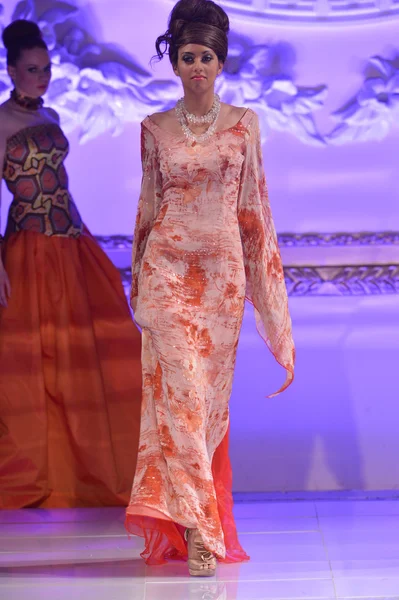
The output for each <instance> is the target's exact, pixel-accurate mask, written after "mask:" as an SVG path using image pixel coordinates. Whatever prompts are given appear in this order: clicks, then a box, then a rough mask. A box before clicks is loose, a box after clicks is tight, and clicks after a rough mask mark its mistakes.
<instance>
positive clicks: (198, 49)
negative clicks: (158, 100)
mask: <svg viewBox="0 0 399 600" xmlns="http://www.w3.org/2000/svg"><path fill="white" fill-rule="evenodd" d="M173 70H174V72H175V74H176V75H178V76H179V77H180V78H181V81H182V84H183V87H184V89H187V90H191V91H193V92H197V93H202V92H205V91H207V90H208V89H210V88H213V86H214V84H215V79H216V77H217V76H218V75H220V73H221V72H222V70H223V63H222V62H221V61H220V60H219V59H218V57H217V56H216V54H215V52H214V51H213V50H211V49H210V48H207V47H206V46H200V45H199V44H187V45H186V46H182V47H181V48H179V54H178V60H177V65H176V66H175V67H174V69H173Z"/></svg>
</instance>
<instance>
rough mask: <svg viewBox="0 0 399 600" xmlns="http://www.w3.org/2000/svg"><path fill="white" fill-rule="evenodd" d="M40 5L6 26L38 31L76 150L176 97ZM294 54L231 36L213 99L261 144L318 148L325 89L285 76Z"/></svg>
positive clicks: (1, 76)
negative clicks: (288, 141)
mask: <svg viewBox="0 0 399 600" xmlns="http://www.w3.org/2000/svg"><path fill="white" fill-rule="evenodd" d="M398 1H399V0H398ZM39 5H40V6H41V4H40V3H39V2H38V1H37V0H22V1H20V2H18V3H17V4H16V7H15V10H14V13H13V15H12V19H18V18H24V19H32V20H34V21H36V22H37V23H38V24H39V26H40V27H41V29H42V31H43V34H44V38H45V40H46V42H47V44H48V47H49V50H50V54H51V58H52V62H53V76H52V83H51V85H50V88H49V92H48V98H47V100H48V102H49V104H50V105H51V106H52V107H53V108H55V110H57V112H58V113H59V114H60V116H61V120H62V124H63V128H64V129H65V131H66V132H67V133H68V132H70V131H72V130H74V129H76V128H78V129H79V131H80V141H81V143H85V142H87V141H89V140H91V139H94V138H95V137H97V136H98V135H100V134H102V133H104V132H109V133H111V134H112V135H119V134H120V133H121V132H122V130H123V128H124V124H125V123H126V122H139V121H141V120H142V119H143V118H144V117H145V116H146V115H147V114H148V113H149V112H155V111H161V110H165V109H168V108H170V107H171V106H173V105H174V104H175V102H176V100H177V98H178V96H179V94H180V87H179V84H178V82H177V80H176V79H169V80H162V81H157V80H154V79H153V78H152V75H151V74H150V73H149V72H148V71H147V70H146V69H144V68H143V67H142V66H141V65H140V64H138V63H137V62H136V61H135V60H134V59H133V58H131V59H130V60H128V61H127V60H126V56H125V55H124V54H123V55H122V54H118V53H117V52H115V51H113V52H112V53H111V55H110V52H109V50H108V48H107V47H106V46H104V45H102V44H99V43H93V42H92V41H91V36H90V35H89V33H88V32H86V31H85V30H83V29H82V28H81V26H80V25H79V22H80V21H81V20H82V19H81V12H82V10H81V9H80V8H78V7H74V6H72V5H69V4H68V5H67V4H65V3H63V2H60V1H58V0H56V1H54V2H53V6H52V8H51V9H48V10H44V11H42V10H41V9H39V8H38V7H39ZM1 7H2V5H0V10H1ZM60 25H63V27H62V28H60V27H59V26H60ZM65 25H68V27H65ZM61 32H62V33H61ZM65 32H66V33H65ZM294 54H295V53H294V50H293V48H292V47H291V46H289V45H288V44H285V45H284V44H278V45H275V46H266V45H253V43H252V42H251V41H250V40H248V39H247V38H245V37H243V36H239V35H234V34H233V35H232V36H231V43H230V52H229V58H228V60H227V62H226V65H225V69H224V72H223V74H222V75H221V76H220V78H219V79H218V92H219V93H220V95H221V97H222V99H223V100H224V101H226V102H232V103H235V104H237V105H246V106H249V107H252V108H254V109H255V110H256V111H257V112H258V113H259V116H260V119H261V121H262V133H263V135H264V137H267V136H268V134H269V133H270V132H271V131H272V130H275V131H285V132H289V133H291V134H292V135H294V136H296V137H297V138H298V139H300V140H301V141H302V142H304V143H305V144H319V145H320V144H324V140H323V137H322V136H321V135H320V133H319V132H318V130H317V127H316V124H315V120H314V118H313V113H314V111H315V110H318V109H320V108H321V107H322V106H323V104H324V101H325V98H326V95H327V88H326V86H324V85H317V86H316V87H301V86H297V84H296V83H295V82H294V79H293V76H292V74H291V73H292V71H293V63H294ZM0 55H1V56H0V101H1V102H3V101H4V100H6V99H7V98H8V94H9V89H10V81H9V77H8V75H7V71H6V65H5V51H4V49H1V51H0Z"/></svg>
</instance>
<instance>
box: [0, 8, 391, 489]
mask: <svg viewBox="0 0 399 600" xmlns="http://www.w3.org/2000/svg"><path fill="white" fill-rule="evenodd" d="M52 4H53V5H55V6H57V5H58V3H57V2H53V3H52ZM225 4H226V7H228V6H230V7H231V9H232V12H231V17H232V18H231V21H232V42H233V44H232V56H233V57H235V60H236V63H234V64H235V65H236V66H235V67H234V65H233V66H231V67H230V74H229V77H230V78H227V79H226V80H225V81H224V85H225V87H226V89H227V92H228V93H232V94H233V92H234V94H233V97H234V99H236V98H237V97H239V92H238V90H239V89H241V88H240V86H241V85H244V84H245V85H246V87H245V86H244V87H245V90H246V95H245V94H244V96H245V98H246V99H248V98H249V94H250V89H251V85H252V87H253V88H255V87H256V86H259V85H266V84H265V82H267V81H268V80H269V79H270V77H271V76H272V77H275V80H276V81H277V84H276V85H275V87H278V88H279V90H281V89H284V94H288V92H289V93H293V92H292V88H293V85H294V84H295V85H296V86H298V87H303V88H306V89H310V88H316V87H317V86H326V87H327V89H326V91H325V92H321V95H320V98H322V100H320V103H321V104H322V106H321V107H320V109H318V110H314V111H313V110H312V114H313V116H314V124H313V125H312V123H311V118H310V117H309V115H308V113H306V110H307V108H306V106H307V100H306V98H305V96H306V95H307V94H308V92H307V91H304V92H303V93H302V92H298V94H297V97H296V100H295V102H297V103H296V104H295V114H297V113H298V114H302V117H301V118H300V119H298V120H295V119H293V118H292V116H290V114H289V113H290V110H291V109H290V106H291V107H292V106H293V105H292V104H289V103H288V102H286V103H285V104H284V107H285V108H284V107H283V108H282V107H281V104H280V103H279V102H280V100H279V98H280V96H278V94H277V93H274V92H273V93H274V96H273V97H272V96H271V94H269V96H267V97H268V98H269V97H270V98H272V99H271V101H270V106H271V108H274V109H275V112H273V111H272V110H269V112H267V113H264V112H262V111H261V117H262V127H263V131H264V133H265V137H267V139H266V140H265V144H264V158H265V166H266V171H267V176H268V181H269V190H270V196H271V200H272V206H273V212H274V216H275V221H276V226H277V229H278V231H279V232H291V233H305V232H309V231H312V232H316V233H317V232H322V233H323V232H331V233H332V232H341V231H347V232H359V231H363V230H368V231H371V232H377V231H383V230H396V231H399V210H398V206H399V187H398V185H397V177H396V171H397V149H398V147H399V128H398V127H396V128H395V125H394V124H393V125H392V127H390V119H392V114H393V112H391V111H390V97H389V94H390V93H391V88H390V90H388V92H389V93H388V92H387V91H386V90H382V91H381V90H380V92H379V91H378V90H377V92H375V94H377V96H378V93H380V96H378V97H377V96H376V97H375V98H374V97H373V93H374V91H373V90H374V88H373V89H371V88H370V89H371V91H370V89H368V90H367V93H368V94H369V95H368V96H367V97H366V96H365V95H363V96H362V103H363V104H362V106H363V107H364V110H363V109H362V110H363V112H358V113H356V114H357V115H358V116H357V117H356V118H357V125H356V126H355V125H353V123H352V122H351V125H350V131H349V132H346V133H345V135H344V136H343V138H342V139H341V140H340V141H341V144H339V145H337V144H335V143H333V140H332V139H331V138H330V137H329V133H330V132H331V131H333V130H334V127H335V126H336V124H337V121H335V120H334V119H333V118H332V113H333V112H334V111H336V110H337V109H339V108H341V107H344V106H345V105H346V104H348V103H349V102H350V100H351V99H352V98H353V97H354V96H355V95H356V94H357V92H358V91H359V90H360V89H361V88H362V86H363V82H364V78H365V75H364V73H365V69H366V65H367V62H368V61H369V59H370V58H372V57H373V56H376V55H378V56H380V57H383V58H385V59H387V60H388V59H395V56H396V55H398V54H399V46H398V44H397V31H398V25H399V18H398V17H397V16H395V15H394V14H392V15H391V16H390V18H389V19H386V20H384V19H372V18H370V20H369V21H367V20H366V21H364V22H361V23H360V22H358V21H356V20H355V19H354V20H353V21H352V22H348V21H346V20H345V15H344V16H343V17H342V20H341V22H337V23H334V22H332V21H331V22H330V21H328V20H327V21H326V22H325V23H324V24H320V23H317V22H309V23H308V24H306V23H299V22H297V20H296V17H295V14H294V12H292V14H289V13H288V12H287V11H286V12H287V14H285V16H284V14H283V16H284V19H283V18H282V19H281V20H280V21H279V22H277V21H273V19H269V20H265V21H264V22H263V21H262V19H257V20H253V19H251V18H250V16H248V14H247V16H245V15H244V14H238V12H239V11H236V8H237V6H239V5H240V3H239V2H234V1H233V0H231V1H230V2H226V3H225ZM249 4H250V3H249ZM15 5H16V2H15V0H11V1H10V0H6V1H5V2H3V6H4V9H5V14H4V22H5V23H7V22H8V21H9V20H10V18H11V15H12V12H13V10H14V8H15ZM33 5H34V7H35V9H36V10H37V11H38V12H39V13H40V11H42V10H44V9H43V7H46V5H47V6H48V5H49V3H47V4H46V3H45V2H42V3H40V2H34V3H33ZM257 5H258V6H260V5H261V3H259V2H258V3H257ZM292 6H296V5H295V3H294V4H292ZM76 7H77V8H78V9H79V10H80V12H79V14H78V19H79V22H80V26H81V27H82V28H84V29H85V31H88V32H89V33H90V35H91V36H92V37H91V40H89V41H91V42H93V41H95V42H96V43H97V44H101V45H102V46H103V48H105V49H106V53H107V56H108V58H109V57H110V56H111V55H112V56H113V58H114V59H115V56H117V57H118V61H119V63H120V64H122V63H123V64H130V63H131V62H132V61H133V62H134V63H135V65H136V66H140V67H141V68H142V69H146V70H149V71H150V68H149V65H148V63H149V59H150V57H151V56H152V54H153V49H154V40H155V37H156V35H158V34H159V33H160V32H162V31H163V30H164V28H165V24H166V20H167V16H168V14H169V11H170V9H171V7H172V3H171V2H169V1H168V0H146V1H145V2H141V3H133V2H130V3H127V2H123V1H120V0H91V1H90V2H84V1H83V0H82V1H80V2H77V3H76ZM241 7H244V3H241ZM241 10H242V11H243V10H244V9H243V8H242V9H241ZM259 10H261V9H259ZM40 14H41V13H40ZM61 21H62V20H61ZM309 21H311V19H309ZM57 27H58V29H57V33H59V34H60V36H61V35H65V33H66V32H67V31H68V29H71V25H70V22H69V21H65V22H64V23H63V22H60V24H59V25H57ZM77 38H78V36H77V37H76V39H77ZM257 45H262V46H263V45H268V46H269V47H270V48H271V49H272V50H271V51H270V53H271V55H272V59H273V60H272V59H270V53H269V54H268V53H267V52H266V51H264V53H263V54H259V53H258V54H256V57H257V58H256V59H254V60H251V57H250V55H251V52H252V53H254V52H255V51H254V50H253V46H257ZM245 48H246V50H245ZM251 48H252V50H251ZM244 52H247V54H245V56H246V57H247V59H246V62H245V61H244V62H243V61H242V60H241V62H240V57H241V59H242V56H244ZM273 57H274V58H273ZM277 58H278V59H279V60H278V61H277ZM274 59H276V60H274ZM85 60H86V62H85V65H84V66H87V65H90V64H91V63H93V64H94V63H96V61H98V59H97V58H96V54H95V53H88V54H87V57H86V59H85ZM254 61H255V62H256V61H258V62H257V70H256V69H255V68H253V65H254ZM268 61H269V62H268ZM270 61H271V63H273V64H272V71H270ZM276 61H277V62H276ZM279 61H280V63H279ZM277 63H279V64H277ZM251 65H252V67H251ZM233 67H234V68H233ZM263 67H264V70H262V68H263ZM79 68H82V65H81V64H80V66H79ZM251 68H252V70H251ZM373 68H374V69H377V71H378V68H379V67H378V65H377V66H375V65H374V67H373ZM273 69H274V70H273ZM377 71H376V72H377ZM115 73H116V72H115V71H113V76H114V77H115V78H116V79H117V76H116V75H115ZM152 73H153V76H154V79H155V80H159V84H157V86H155V88H154V89H152V88H151V91H150V92H148V94H144V92H143V91H142V89H143V86H144V85H145V84H144V83H137V86H136V87H137V89H138V90H139V96H140V98H139V100H137V105H136V106H137V120H136V122H134V115H133V117H132V116H131V114H130V113H129V110H131V106H132V97H131V95H129V94H130V92H129V93H128V92H126V90H125V88H123V86H122V87H121V84H120V80H119V79H118V81H117V85H116V87H115V88H113V89H114V91H113V92H112V93H113V96H112V97H113V98H116V99H115V106H116V107H117V106H118V102H119V104H120V107H121V115H122V116H119V119H120V122H121V127H120V129H121V132H120V134H119V135H117V136H116V137H112V135H111V129H110V128H108V127H106V126H105V125H104V123H108V122H109V120H110V119H111V120H112V119H113V118H114V117H113V116H110V115H109V114H108V113H106V112H101V111H100V112H97V113H95V114H96V115H97V117H96V118H97V125H95V126H93V128H92V129H91V130H90V131H91V134H90V135H91V137H92V139H90V140H89V141H87V142H86V143H84V144H81V143H80V142H79V139H80V138H81V133H82V127H81V126H80V127H75V128H74V127H73V126H71V125H70V126H69V129H70V133H69V139H70V143H71V154H70V157H69V158H68V171H69V175H70V182H71V189H72V193H73V195H74V198H75V200H76V201H77V204H78V206H79V207H80V210H81V212H82V215H83V217H84V219H85V221H86V223H87V225H88V226H89V228H90V229H91V230H92V232H93V233H95V234H98V235H111V234H125V235H128V234H131V233H132V231H133V226H134V218H135V211H136V206H137V198H138V192H139V185H140V176H141V173H140V157H139V131H140V128H139V120H140V118H141V115H142V113H143V110H144V114H145V111H147V112H148V113H151V112H152V111H153V110H154V106H153V105H154V103H155V101H156V99H157V98H159V97H166V98H169V99H170V98H176V99H177V97H178V96H179V93H180V90H179V88H178V87H177V86H176V88H175V91H174V88H173V86H171V84H169V83H168V84H167V85H165V84H164V83H162V80H163V81H168V80H172V81H173V80H174V76H173V74H172V72H171V69H170V66H169V63H168V62H167V61H164V63H162V64H156V65H155V67H154V69H153V71H152ZM271 73H272V75H271ZM251 77H252V80H251ZM389 78H390V79H389ZM61 79H62V78H61V77H60V80H61ZM386 79H387V80H388V79H389V80H390V81H391V80H393V79H394V77H391V75H390V74H387V75H386ZM244 80H245V81H244ZM243 81H244V83H243ZM248 82H249V83H248ZM381 85H382V84H381ZM395 85H396V88H395ZM118 86H119V87H118ZM391 87H392V90H393V91H392V94H393V95H395V94H396V98H397V97H398V94H399V83H393V84H392V86H391ZM156 88H158V89H156ZM93 89H94V88H93ZM395 89H396V91H395ZM121 90H122V91H121ZM287 90H288V91H287ZM225 91H226V90H225ZM268 93H269V92H268V91H267V94H268ZM279 93H280V92H279ZM309 93H310V92H309ZM50 94H51V92H50ZM96 94H97V96H96ZM267 94H266V95H267ZM323 94H324V95H323ZM384 94H385V96H384ZM97 97H100V96H99V92H98V89H97V88H96V90H95V91H93V92H92V95H91V96H89V103H90V102H91V103H92V102H94V100H93V98H97ZM265 97H266V96H265ZM392 97H393V96H392ZM284 98H286V96H284ZM396 98H395V100H396ZM52 99H53V100H54V96H53V98H52ZM249 99H250V100H252V101H253V98H249ZM60 102H61V101H60V98H59V97H57V98H56V101H54V102H52V103H53V104H55V106H56V107H57V108H59V106H61V108H62V105H61V104H60ZM146 103H147V105H148V109H147V105H146ZM243 103H244V104H245V103H246V102H243ZM133 104H134V102H133ZM100 105H101V106H107V101H103V102H102V104H101V103H100ZM129 107H130V108H129ZM158 108H159V106H158V107H156V108H155V109H158ZM269 108H270V107H269ZM395 110H397V109H395ZM301 111H302V113H301ZM359 111H360V109H359ZM61 112H62V111H61ZM128 113H129V116H128ZM305 113H306V114H305ZM395 118H396V122H399V119H398V118H399V112H396V113H395ZM352 121H353V119H352ZM355 121H356V119H355ZM394 121H395V119H393V123H394ZM346 122H349V121H348V119H347V120H346ZM98 123H102V124H103V125H104V129H106V131H105V133H100V132H99V131H100V130H98V131H96V129H95V128H96V127H98ZM112 123H113V121H112ZM276 123H280V127H281V129H284V131H277V130H276V126H277V125H276ZM298 128H299V129H298ZM376 131H377V133H375V132H376ZM314 132H317V133H318V135H319V137H320V138H321V139H322V140H323V143H320V144H313V143H311V141H310V139H309V138H310V137H311V136H312V135H313V133H314ZM373 132H374V133H373ZM345 136H346V137H345ZM348 136H352V137H354V138H356V139H355V141H354V142H352V143H350V142H349V141H348V139H347V138H348ZM367 136H369V141H362V139H363V138H366V137H367ZM373 136H374V137H378V136H379V137H381V139H380V140H379V141H376V140H375V139H371V138H373ZM356 140H357V141H356ZM8 200H9V197H8V194H7V193H6V192H5V190H4V189H3V206H2V223H4V221H5V215H6V209H7V207H8ZM398 248H399V244H398V243H396V244H394V243H388V244H385V245H383V244H381V243H375V244H373V245H370V244H369V243H368V244H352V245H347V246H342V245H341V246H338V245H331V246H328V245H326V244H324V245H321V246H320V247H316V248H310V249H309V248H303V247H300V246H299V245H298V243H295V244H293V245H292V246H291V247H287V248H283V256H284V262H285V264H286V265H290V266H291V267H296V266H298V267H300V266H301V267H304V266H305V267H306V266H316V267H320V266H326V265H327V266H328V265H330V266H338V268H339V266H340V265H346V264H348V265H359V266H360V267H361V266H362V265H370V264H374V263H377V264H398V263H399V256H398ZM110 254H111V256H112V258H113V259H114V260H115V261H116V262H117V264H118V266H121V267H123V266H126V265H127V264H128V262H129V254H130V253H129V250H128V249H126V248H121V249H120V250H115V251H113V252H111V253H110ZM298 277H299V281H300V284H301V285H302V286H303V285H304V278H305V279H306V277H309V275H306V274H305V275H304V274H303V273H301V274H300V275H299V276H298ZM367 281H368V280H367ZM396 281H398V276H397V275H396ZM383 284H384V281H383V278H382V277H381V276H379V279H378V285H377V288H378V286H380V287H379V288H378V289H377V291H378V290H380V291H381V290H382V291H383ZM306 285H307V284H306ZM373 286H374V283H373V282H371V283H368V282H367V283H366V284H365V287H364V289H363V290H362V291H361V292H360V291H359V290H357V288H356V286H352V288H350V289H349V291H346V295H341V296H337V295H334V294H335V292H334V291H333V290H332V288H331V289H330V288H325V289H324V288H323V289H324V292H323V294H324V295H323V296H314V297H313V296H310V295H309V294H307V295H306V294H302V295H299V296H297V297H296V296H295V295H293V296H292V297H291V300H290V302H291V310H292V316H293V321H294V335H295V339H296V343H297V352H298V363H297V378H296V382H295V383H294V385H293V386H292V387H291V388H290V389H289V390H288V392H286V393H285V394H284V395H283V396H281V397H279V398H277V399H274V400H266V399H265V396H266V395H267V393H269V392H272V391H274V390H275V389H276V387H277V386H278V385H279V383H280V381H281V377H282V373H281V372H280V371H279V369H278V367H276V366H275V365H274V361H273V359H272V358H271V357H270V356H269V354H268V351H267V350H266V348H265V347H264V345H263V343H262V342H261V340H260V338H259V337H258V336H257V333H256V331H255V325H254V323H253V318H252V311H251V309H250V307H248V311H247V313H248V314H247V316H246V319H245V322H244V326H243V331H242V336H241V343H240V349H239V356H238V363H237V372H236V379H235V387H234V392H233V398H232V404H231V408H232V436H231V454H232V459H233V463H234V468H235V489H236V490H237V491H289V490H298V491H300V490H324V489H393V488H396V486H397V484H398V483H399V467H398V463H397V456H398V453H399V439H398V435H397V426H396V419H397V413H398V409H397V402H398V400H399V383H398V380H397V378H396V377H395V373H396V369H397V363H398V359H399V295H398V294H396V295H395V294H381V293H379V294H376V288H375V286H374V287H373ZM398 289H399V288H398V287H397V290H398ZM329 290H330V291H329Z"/></svg>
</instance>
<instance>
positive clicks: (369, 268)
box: [119, 264, 399, 297]
mask: <svg viewBox="0 0 399 600" xmlns="http://www.w3.org/2000/svg"><path fill="white" fill-rule="evenodd" d="M119 271H120V274H121V278H122V283H123V287H124V289H125V293H126V295H127V297H129V293H130V281H131V272H130V268H129V267H126V268H122V269H119ZM284 274H285V281H286V285H287V290H288V295H289V296H292V297H309V296H384V295H392V294H399V264H397V265H360V266H359V265H345V266H336V267H289V266H286V267H284Z"/></svg>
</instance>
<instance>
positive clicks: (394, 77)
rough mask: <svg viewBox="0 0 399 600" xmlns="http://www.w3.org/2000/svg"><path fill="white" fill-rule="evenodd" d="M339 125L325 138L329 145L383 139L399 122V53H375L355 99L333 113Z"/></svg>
mask: <svg viewBox="0 0 399 600" xmlns="http://www.w3.org/2000/svg"><path fill="white" fill-rule="evenodd" d="M334 117H335V119H336V120H337V121H338V125H337V126H336V127H335V129H334V130H333V131H332V132H331V133H330V134H329V135H328V136H327V137H326V142H327V143H330V144H347V143H350V142H369V141H377V140H382V139H384V138H385V137H386V136H387V135H388V133H389V132H390V131H391V130H392V129H393V128H394V127H395V126H396V127H397V126H398V124H399V55H398V56H397V57H396V58H395V59H394V60H387V59H385V58H381V57H380V56H374V57H373V58H371V59H370V60H369V62H368V65H367V67H366V70H365V80H364V83H363V85H362V87H361V88H360V90H359V91H358V93H357V94H356V96H355V97H354V98H352V99H351V100H350V101H349V102H348V103H346V104H345V105H344V106H343V107H341V108H340V109H339V110H338V111H337V112H336V113H334Z"/></svg>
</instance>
